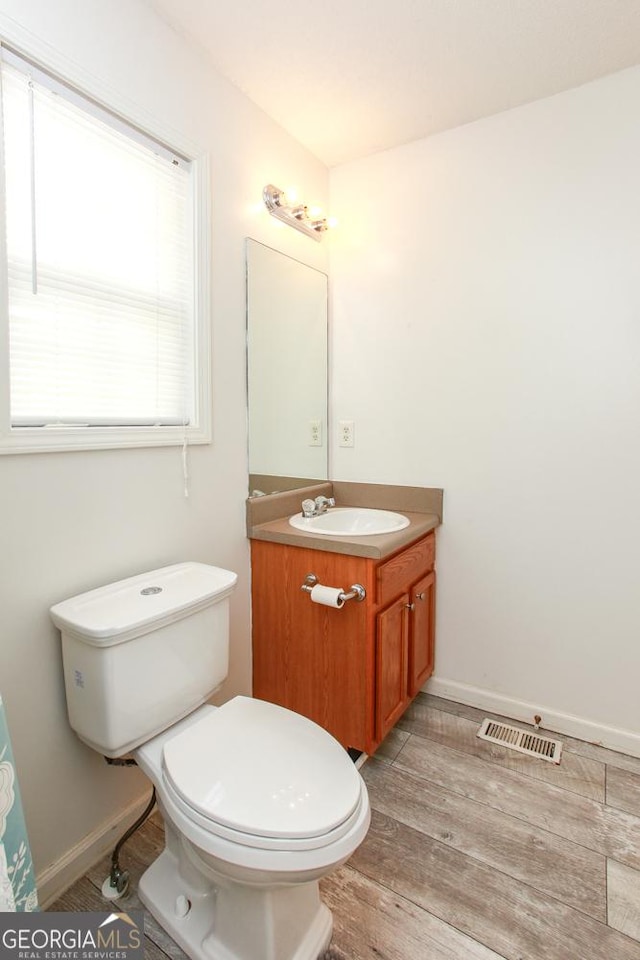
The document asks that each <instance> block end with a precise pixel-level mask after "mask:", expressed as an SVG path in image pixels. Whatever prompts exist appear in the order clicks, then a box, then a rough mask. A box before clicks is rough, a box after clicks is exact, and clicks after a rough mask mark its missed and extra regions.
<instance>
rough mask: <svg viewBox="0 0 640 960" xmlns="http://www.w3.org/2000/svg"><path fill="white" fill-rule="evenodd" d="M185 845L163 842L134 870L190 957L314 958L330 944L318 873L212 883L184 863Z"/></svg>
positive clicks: (151, 906)
mask: <svg viewBox="0 0 640 960" xmlns="http://www.w3.org/2000/svg"><path fill="white" fill-rule="evenodd" d="M184 852H185V851H179V853H178V855H176V853H175V852H174V851H173V850H172V849H171V848H170V847H166V848H165V849H164V851H163V852H162V853H161V854H160V856H159V857H158V859H157V860H155V861H154V863H152V865H151V866H150V867H149V868H148V870H146V871H145V873H144V874H143V875H142V877H141V878H140V882H139V885H138V894H139V896H140V900H141V901H142V903H143V904H144V905H145V907H147V909H148V910H149V911H150V912H151V913H152V914H153V916H154V917H155V919H156V920H157V921H158V923H159V924H160V926H161V927H163V928H164V929H165V930H166V931H167V933H168V934H169V936H171V937H172V938H173V940H175V942H176V943H177V944H178V946H180V947H182V949H183V950H184V951H185V953H187V954H188V955H189V956H190V957H192V958H193V960H317V957H319V955H320V954H321V953H322V952H323V951H324V950H326V948H327V947H328V946H329V941H330V940H331V932H332V929H333V919H332V916H331V913H330V911H329V910H328V908H327V907H326V906H325V905H324V904H323V903H322V902H321V901H320V895H319V890H318V883H317V881H313V882H310V883H301V884H294V885H292V886H286V887H285V886H280V887H278V886H276V887H270V886H269V887H262V886H245V885H242V884H238V883H235V882H229V881H227V880H226V879H225V878H220V882H219V883H214V882H213V881H212V880H211V879H210V878H209V877H207V876H204V875H202V874H199V873H195V872H194V871H193V869H191V866H190V864H189V863H188V861H189V860H191V857H187V858H185V857H184V856H183V854H184ZM179 861H180V862H179ZM181 867H182V869H181ZM185 868H186V869H185ZM187 908H188V910H187ZM186 910H187V912H186V913H185V911H186Z"/></svg>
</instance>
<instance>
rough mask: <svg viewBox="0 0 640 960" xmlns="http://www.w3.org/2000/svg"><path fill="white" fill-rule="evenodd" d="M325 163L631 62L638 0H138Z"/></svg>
mask: <svg viewBox="0 0 640 960" xmlns="http://www.w3.org/2000/svg"><path fill="white" fill-rule="evenodd" d="M148 2H149V3H150V4H151V6H153V7H154V9H155V10H156V11H157V12H158V13H159V14H160V15H161V16H162V17H163V18H164V19H165V20H167V21H168V22H169V23H170V24H171V25H172V26H173V27H174V28H175V29H176V30H178V31H179V32H180V33H182V34H183V35H185V36H188V37H189V38H190V39H191V40H192V41H194V42H195V43H197V44H198V45H199V46H201V47H203V48H204V49H205V50H206V52H207V54H208V57H209V59H210V61H211V62H212V63H213V65H214V66H215V67H216V68H217V69H218V71H219V72H220V73H222V74H224V75H225V76H226V77H228V78H229V79H230V80H231V81H232V82H233V83H234V84H235V85H236V86H237V87H239V88H240V89H241V90H242V91H243V92H244V93H245V94H247V96H249V97H250V98H251V99H252V100H253V101H254V102H255V103H257V104H258V105H259V106H260V107H262V108H263V110H265V111H266V112H267V113H268V114H269V115H270V116H271V117H273V118H274V119H275V120H276V121H278V123H280V124H281V125H282V126H283V127H284V128H285V129H286V130H287V131H288V132H289V133H291V134H292V135H293V136H294V137H295V138H296V139H297V140H299V141H300V142H301V143H303V144H304V145H305V146H306V147H307V148H308V149H309V150H311V152H312V153H314V154H315V155H316V156H317V157H318V158H319V159H321V160H322V161H324V163H325V164H327V165H328V166H334V165H336V164H339V163H343V162H345V161H348V160H352V159H356V158H359V157H362V156H366V155H367V154H370V153H375V152H377V151H379V150H385V149H387V148H389V147H394V146H398V145H399V144H402V143H407V142H409V141H411V140H417V139H420V138H422V137H426V136H429V135H430V134H433V133H437V132H439V131H442V130H447V129H450V128H452V127H456V126H459V125H460V124H463V123H469V122H470V121H473V120H477V119H479V118H480V117H486V116H489V115H491V114H495V113H499V112H500V111H502V110H508V109H509V108H511V107H515V106H518V105H520V104H524V103H529V102H531V101H533V100H537V99H540V98H541V97H547V96H550V95H552V94H555V93H559V92H561V91H562V90H568V89H569V88H571V87H575V86H579V85H580V84H583V83H587V82H588V81H590V80H594V79H596V78H598V77H602V76H604V75H605V74H608V73H613V72H615V71H617V70H622V69H624V68H625V67H629V66H632V65H635V64H638V63H640V0H230V2H228V3H222V2H221V0H148Z"/></svg>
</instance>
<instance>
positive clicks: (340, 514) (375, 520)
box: [289, 507, 410, 537]
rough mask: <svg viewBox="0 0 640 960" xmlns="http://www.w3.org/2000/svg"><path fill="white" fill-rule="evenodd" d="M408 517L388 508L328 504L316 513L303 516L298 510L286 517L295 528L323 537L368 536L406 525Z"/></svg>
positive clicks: (392, 531) (402, 527)
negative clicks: (321, 511) (327, 506)
mask: <svg viewBox="0 0 640 960" xmlns="http://www.w3.org/2000/svg"><path fill="white" fill-rule="evenodd" d="M409 522H410V521H409V519H408V518H407V517H404V516H403V515H402V514H401V513H393V511H391V510H370V509H369V508H368V507H331V508H330V509H329V510H327V512H326V513H321V514H320V516H318V517H303V516H302V514H301V513H296V514H295V516H293V517H291V518H290V519H289V523H290V524H291V526H292V527H295V528H296V530H304V531H305V533H320V534H324V536H325V537H368V536H372V535H373V534H376V533H378V534H380V533H395V532H396V530H404V528H405V527H408V526H409Z"/></svg>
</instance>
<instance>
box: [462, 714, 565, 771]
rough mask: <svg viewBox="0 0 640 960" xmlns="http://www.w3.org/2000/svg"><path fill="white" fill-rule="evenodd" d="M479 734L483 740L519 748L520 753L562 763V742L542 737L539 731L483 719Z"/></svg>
mask: <svg viewBox="0 0 640 960" xmlns="http://www.w3.org/2000/svg"><path fill="white" fill-rule="evenodd" d="M477 736H478V737H480V739H481V740H489V741H490V742H491V743H499V744H500V745H501V746H503V747H509V749H510V750H517V751H518V753H526V754H527V755H528V756H530V757H539V758H540V759H541V760H548V761H549V762H550V763H560V755H561V753H562V744H561V743H560V741H559V740H551V739H550V738H549V737H540V736H538V734H537V733H529V731H528V730H520V729H519V728H518V727H510V726H508V724H506V723H496V721H495V720H483V721H482V724H481V725H480V729H479V730H478V733H477Z"/></svg>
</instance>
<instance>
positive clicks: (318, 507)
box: [302, 497, 336, 519]
mask: <svg viewBox="0 0 640 960" xmlns="http://www.w3.org/2000/svg"><path fill="white" fill-rule="evenodd" d="M335 505H336V501H335V499H334V498H333V497H316V498H315V500H303V501H302V516H303V517H307V519H309V518H311V517H319V516H320V514H321V513H326V512H327V510H328V508H329V507H335Z"/></svg>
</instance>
